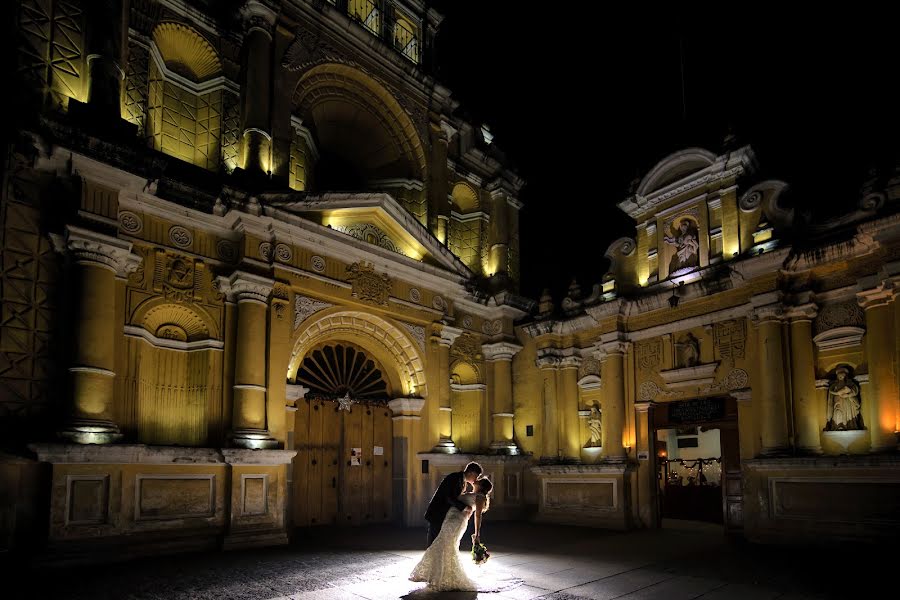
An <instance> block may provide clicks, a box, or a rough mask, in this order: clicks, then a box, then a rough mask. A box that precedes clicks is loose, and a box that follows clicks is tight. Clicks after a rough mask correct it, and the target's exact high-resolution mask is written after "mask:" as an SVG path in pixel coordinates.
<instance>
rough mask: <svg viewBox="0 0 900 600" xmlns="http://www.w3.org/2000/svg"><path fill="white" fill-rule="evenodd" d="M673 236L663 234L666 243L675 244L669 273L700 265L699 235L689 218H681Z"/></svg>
mask: <svg viewBox="0 0 900 600" xmlns="http://www.w3.org/2000/svg"><path fill="white" fill-rule="evenodd" d="M674 233H675V235H674V236H668V235H664V236H663V240H664V241H665V242H666V243H667V244H671V245H673V246H675V254H673V255H672V260H671V262H670V263H669V273H674V272H675V271H678V270H679V269H685V268H687V267H697V266H699V265H700V236H699V235H698V233H697V228H696V227H695V226H694V223H693V221H691V220H690V219H681V221H680V222H679V223H678V229H677V230H675V231H674Z"/></svg>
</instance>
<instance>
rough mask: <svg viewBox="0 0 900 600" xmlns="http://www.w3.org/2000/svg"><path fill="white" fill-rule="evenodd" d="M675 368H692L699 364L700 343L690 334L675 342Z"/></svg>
mask: <svg viewBox="0 0 900 600" xmlns="http://www.w3.org/2000/svg"><path fill="white" fill-rule="evenodd" d="M675 357H676V358H675V368H677V369H684V368H686V367H694V366H696V365H697V363H698V362H700V342H698V341H697V338H695V337H694V336H693V335H691V334H690V333H689V334H687V335H685V336H683V337H682V338H681V339H680V340H679V341H677V342H675Z"/></svg>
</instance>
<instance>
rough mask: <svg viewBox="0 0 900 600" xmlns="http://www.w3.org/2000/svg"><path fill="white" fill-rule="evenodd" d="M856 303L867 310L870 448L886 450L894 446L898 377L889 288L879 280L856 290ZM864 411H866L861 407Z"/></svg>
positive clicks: (865, 399)
mask: <svg viewBox="0 0 900 600" xmlns="http://www.w3.org/2000/svg"><path fill="white" fill-rule="evenodd" d="M856 297H857V300H858V301H859V305H860V306H861V307H862V308H863V310H865V311H866V337H865V344H866V360H867V362H868V363H869V390H870V393H869V394H868V396H867V397H863V398H861V400H862V402H863V403H865V402H867V401H868V402H871V407H870V410H869V411H868V414H869V415H871V417H870V422H868V423H865V426H866V428H868V429H869V432H870V435H871V438H872V452H886V451H889V450H892V449H894V448H896V446H897V434H896V430H897V412H898V394H900V389H898V387H900V381H898V378H897V372H896V370H895V369H896V356H895V354H894V353H895V352H896V349H897V342H896V339H895V334H894V327H895V326H896V323H894V309H893V307H892V306H891V305H890V302H891V298H892V290H891V289H890V287H889V286H887V285H884V284H881V285H878V286H877V287H875V288H874V289H870V290H866V291H862V292H859V293H857V295H856ZM863 414H864V415H865V414H867V413H866V411H865V407H863Z"/></svg>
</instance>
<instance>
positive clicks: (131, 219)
mask: <svg viewBox="0 0 900 600" xmlns="http://www.w3.org/2000/svg"><path fill="white" fill-rule="evenodd" d="M119 226H120V227H121V228H122V231H124V232H125V233H130V234H132V235H135V234H138V233H140V232H141V231H142V230H143V229H144V221H143V220H142V219H141V217H140V215H138V214H137V213H133V212H131V211H130V210H123V211H122V212H120V213H119Z"/></svg>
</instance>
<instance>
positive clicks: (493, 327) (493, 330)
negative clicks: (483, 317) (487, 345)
mask: <svg viewBox="0 0 900 600" xmlns="http://www.w3.org/2000/svg"><path fill="white" fill-rule="evenodd" d="M481 331H483V332H484V333H485V334H487V335H498V334H500V333H503V321H501V320H500V319H494V320H493V321H485V322H484V323H482V324H481Z"/></svg>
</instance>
